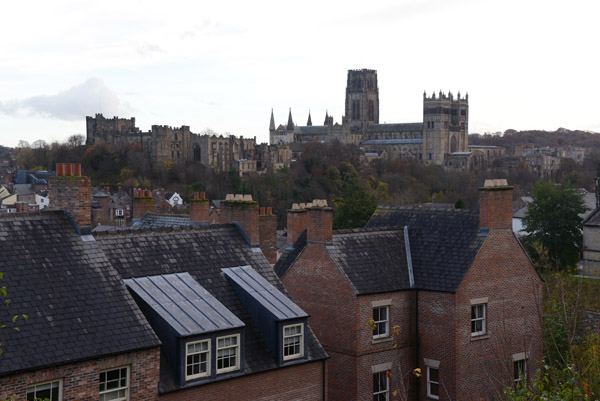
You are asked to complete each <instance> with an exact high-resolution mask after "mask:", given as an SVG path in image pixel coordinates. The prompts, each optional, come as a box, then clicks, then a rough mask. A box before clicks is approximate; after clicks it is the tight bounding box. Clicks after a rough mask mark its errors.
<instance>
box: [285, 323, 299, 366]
mask: <svg viewBox="0 0 600 401" xmlns="http://www.w3.org/2000/svg"><path fill="white" fill-rule="evenodd" d="M296 327H300V334H297V333H295V334H292V335H289V336H286V335H285V329H290V328H296ZM295 337H299V352H298V353H295V354H290V355H285V350H286V343H285V340H286V339H288V338H295ZM281 343H282V347H283V350H282V355H283V360H284V361H288V360H290V359H296V358H302V357H303V356H304V324H303V323H298V324H290V325H287V326H283V331H282V341H281ZM293 346H295V344H294V345H292V347H293Z"/></svg>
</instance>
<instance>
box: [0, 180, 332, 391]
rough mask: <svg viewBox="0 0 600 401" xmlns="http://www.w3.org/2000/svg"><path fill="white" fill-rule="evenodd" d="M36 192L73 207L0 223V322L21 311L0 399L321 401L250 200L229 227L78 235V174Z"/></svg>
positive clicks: (316, 352)
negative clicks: (3, 291) (1, 300)
mask: <svg viewBox="0 0 600 401" xmlns="http://www.w3.org/2000/svg"><path fill="white" fill-rule="evenodd" d="M73 171H77V170H73ZM50 186H51V193H53V191H54V192H60V193H61V194H62V195H64V194H66V193H70V194H71V197H73V196H74V197H75V198H76V199H77V197H78V196H79V198H78V199H79V200H80V201H78V202H70V203H69V204H68V205H66V204H61V199H63V200H64V201H65V202H66V198H65V197H64V196H61V197H59V198H54V201H55V203H54V204H53V203H52V199H51V205H50V207H51V208H58V209H63V207H64V206H68V207H67V211H64V210H56V211H49V212H46V213H43V212H38V213H18V214H13V215H8V216H4V217H0V244H1V249H2V256H3V264H2V271H3V273H4V279H3V280H2V284H3V285H6V287H7V288H8V290H7V291H8V297H9V298H11V301H12V302H11V303H10V304H9V307H8V308H4V309H3V310H2V315H1V316H0V319H2V320H1V321H2V322H3V323H4V322H10V320H11V317H12V316H13V315H14V314H17V313H18V314H26V315H28V319H27V320H26V321H25V320H22V319H21V320H19V321H18V326H19V329H20V330H19V331H16V330H12V329H10V327H9V328H7V329H6V330H3V331H2V333H1V334H2V337H1V338H2V348H3V351H4V353H3V355H2V356H0V399H4V398H5V397H12V399H13V400H15V401H19V400H33V399H34V398H36V397H37V398H48V399H50V400H51V401H57V400H58V401H69V400H78V401H79V400H144V401H146V400H231V399H236V400H275V399H276V400H323V399H324V398H325V382H324V380H325V377H326V369H325V360H326V358H327V355H326V353H325V351H324V350H323V348H322V347H321V345H320V343H319V341H318V340H317V338H316V337H315V335H314V334H313V332H312V330H311V328H310V326H309V317H308V315H307V313H306V312H304V311H303V310H302V309H301V308H300V307H298V306H297V305H296V304H294V303H293V302H292V301H291V300H290V298H289V297H288V296H287V293H286V291H285V289H284V288H283V285H282V283H281V281H280V280H279V279H278V278H277V276H276V274H275V273H274V271H273V269H272V267H271V266H270V265H269V262H268V261H267V259H266V258H265V256H264V255H263V253H262V251H261V250H260V248H259V244H258V241H257V237H256V236H255V235H254V234H252V233H257V232H258V231H259V228H258V227H257V226H256V227H255V226H254V225H255V224H256V225H257V224H258V221H259V218H258V208H257V206H258V205H257V204H256V203H255V202H252V201H248V200H247V201H244V202H237V201H235V200H233V201H231V202H229V205H228V207H229V208H230V209H232V213H233V212H235V213H238V214H237V215H236V216H237V217H236V221H239V222H240V223H239V224H238V223H230V224H223V225H212V226H209V225H208V224H206V225H201V224H200V225H195V226H191V225H189V226H187V227H177V228H165V229H157V230H134V229H127V230H123V231H117V232H112V233H104V234H98V235H97V236H92V235H90V231H89V222H90V217H89V208H90V199H91V198H90V196H89V195H90V194H89V190H90V188H89V179H87V178H86V177H79V176H71V175H68V176H58V177H56V178H55V179H54V180H53V181H52V182H51V183H50ZM57 199H58V200H57ZM86 200H87V201H86ZM56 202H58V203H56ZM236 211H237V212H236ZM253 213H256V218H254V217H250V216H248V218H247V219H244V218H243V217H244V214H248V215H250V214H253Z"/></svg>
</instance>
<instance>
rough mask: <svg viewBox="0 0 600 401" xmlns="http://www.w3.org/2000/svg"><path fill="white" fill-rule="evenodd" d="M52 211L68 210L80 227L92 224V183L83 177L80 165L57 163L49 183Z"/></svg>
mask: <svg viewBox="0 0 600 401" xmlns="http://www.w3.org/2000/svg"><path fill="white" fill-rule="evenodd" d="M48 198H49V200H50V204H49V209H50V210H61V209H66V210H68V211H69V213H70V214H71V216H72V217H73V220H75V223H76V224H77V226H78V227H90V226H91V224H92V183H91V180H90V177H83V176H82V175H81V164H80V163H57V164H56V175H55V176H54V177H50V182H49V183H48Z"/></svg>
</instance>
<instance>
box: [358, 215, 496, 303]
mask: <svg viewBox="0 0 600 401" xmlns="http://www.w3.org/2000/svg"><path fill="white" fill-rule="evenodd" d="M404 226H407V227H408V236H409V241H410V249H411V255H412V263H413V271H414V278H415V287H416V288H419V289H425V290H431V291H446V292H455V291H456V289H457V288H458V286H459V285H460V283H461V281H462V279H463V277H464V275H465V274H466V272H467V270H468V269H469V267H470V266H471V263H472V262H473V260H474V259H475V256H476V255H477V252H478V251H479V249H480V247H481V245H482V244H483V242H484V240H485V238H486V236H487V231H485V230H480V229H479V213H477V212H474V211H470V210H465V209H453V210H439V209H417V208H403V207H398V208H389V207H386V208H381V207H380V208H378V209H377V210H376V211H375V213H374V214H373V216H371V219H370V220H369V222H368V223H367V227H404Z"/></svg>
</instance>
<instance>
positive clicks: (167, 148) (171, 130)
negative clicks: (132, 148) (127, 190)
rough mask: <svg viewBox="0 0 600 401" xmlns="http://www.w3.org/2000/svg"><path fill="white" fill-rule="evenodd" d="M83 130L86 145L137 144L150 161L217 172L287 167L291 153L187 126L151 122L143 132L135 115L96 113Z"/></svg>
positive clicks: (249, 139) (252, 140)
mask: <svg viewBox="0 0 600 401" xmlns="http://www.w3.org/2000/svg"><path fill="white" fill-rule="evenodd" d="M86 131H87V144H88V145H93V144H94V143H97V142H104V143H109V144H112V145H115V146H123V145H125V144H128V143H136V144H139V145H140V146H141V147H142V148H144V149H145V150H146V151H147V152H148V153H150V155H151V158H152V162H153V163H158V162H161V161H170V162H173V163H184V162H188V161H195V162H199V163H200V164H202V165H204V166H207V167H211V168H213V169H215V170H217V171H227V170H230V169H232V168H235V169H237V170H238V171H240V173H242V172H256V171H263V170H265V169H267V168H281V167H284V166H289V164H290V160H291V153H290V151H289V150H288V149H286V148H285V147H280V146H277V145H274V146H272V145H268V144H266V143H265V144H260V145H257V144H256V137H254V138H243V137H242V136H240V137H236V136H235V135H230V136H223V135H214V134H213V135H208V134H205V135H199V134H194V133H193V132H191V131H190V127H189V126H186V125H182V126H181V127H179V128H176V127H170V126H166V125H153V126H152V128H151V130H150V131H146V132H144V131H141V130H140V129H139V128H138V127H136V126H135V117H132V118H130V119H126V118H118V117H113V118H105V117H104V116H103V115H102V114H96V116H95V117H86Z"/></svg>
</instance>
